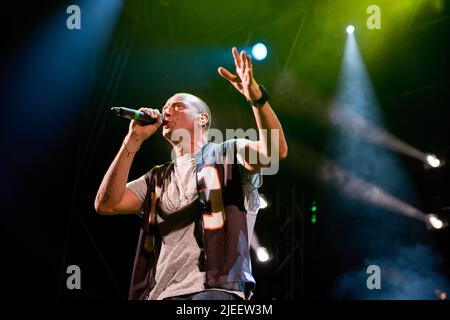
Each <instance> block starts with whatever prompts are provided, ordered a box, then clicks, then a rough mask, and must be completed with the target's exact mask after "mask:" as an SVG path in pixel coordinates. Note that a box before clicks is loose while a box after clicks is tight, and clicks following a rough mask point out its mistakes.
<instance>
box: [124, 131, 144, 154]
mask: <svg viewBox="0 0 450 320" xmlns="http://www.w3.org/2000/svg"><path fill="white" fill-rule="evenodd" d="M143 142H144V140H143V139H142V138H141V137H140V136H138V135H136V134H134V133H128V134H127V135H126V136H125V139H124V140H123V145H124V146H126V147H127V148H128V149H133V150H136V151H137V150H139V148H140V147H141V145H142V143H143Z"/></svg>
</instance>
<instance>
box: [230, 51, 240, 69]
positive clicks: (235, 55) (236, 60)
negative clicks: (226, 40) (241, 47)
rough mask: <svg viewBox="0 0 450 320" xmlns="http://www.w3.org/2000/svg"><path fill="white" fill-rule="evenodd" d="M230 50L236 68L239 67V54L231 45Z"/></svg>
mask: <svg viewBox="0 0 450 320" xmlns="http://www.w3.org/2000/svg"><path fill="white" fill-rule="evenodd" d="M231 52H232V53H233V57H234V64H235V65H236V68H240V67H241V57H240V56H239V53H238V51H237V49H236V47H233V49H231Z"/></svg>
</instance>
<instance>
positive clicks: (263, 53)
mask: <svg viewBox="0 0 450 320" xmlns="http://www.w3.org/2000/svg"><path fill="white" fill-rule="evenodd" d="M252 56H253V58H255V59H256V60H264V59H265V58H266V57H267V47H266V46H265V45H264V43H261V42H259V43H257V44H255V45H254V46H253V48H252Z"/></svg>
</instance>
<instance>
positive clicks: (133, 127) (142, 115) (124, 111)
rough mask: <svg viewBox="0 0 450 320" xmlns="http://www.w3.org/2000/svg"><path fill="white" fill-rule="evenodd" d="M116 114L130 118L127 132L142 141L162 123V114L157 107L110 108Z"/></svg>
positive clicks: (163, 120)
mask: <svg viewBox="0 0 450 320" xmlns="http://www.w3.org/2000/svg"><path fill="white" fill-rule="evenodd" d="M111 110H112V111H114V112H115V113H116V115H118V116H120V117H124V118H127V119H131V120H132V121H131V122H130V127H129V134H131V135H134V136H135V137H136V138H137V139H139V140H141V142H143V141H144V140H145V139H147V138H148V137H150V136H151V135H152V134H154V133H155V132H156V131H157V130H158V128H159V127H160V126H161V125H163V124H164V122H165V119H164V116H163V115H161V113H160V112H159V110H158V109H150V108H140V109H139V110H133V109H128V108H123V107H121V108H111Z"/></svg>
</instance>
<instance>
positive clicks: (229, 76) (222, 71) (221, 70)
mask: <svg viewBox="0 0 450 320" xmlns="http://www.w3.org/2000/svg"><path fill="white" fill-rule="evenodd" d="M217 72H219V74H220V75H221V76H222V77H223V78H225V79H227V80H228V81H230V82H236V81H238V80H239V77H238V76H236V75H234V74H232V73H231V72H230V71H228V70H227V69H225V68H222V67H219V69H217Z"/></svg>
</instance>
